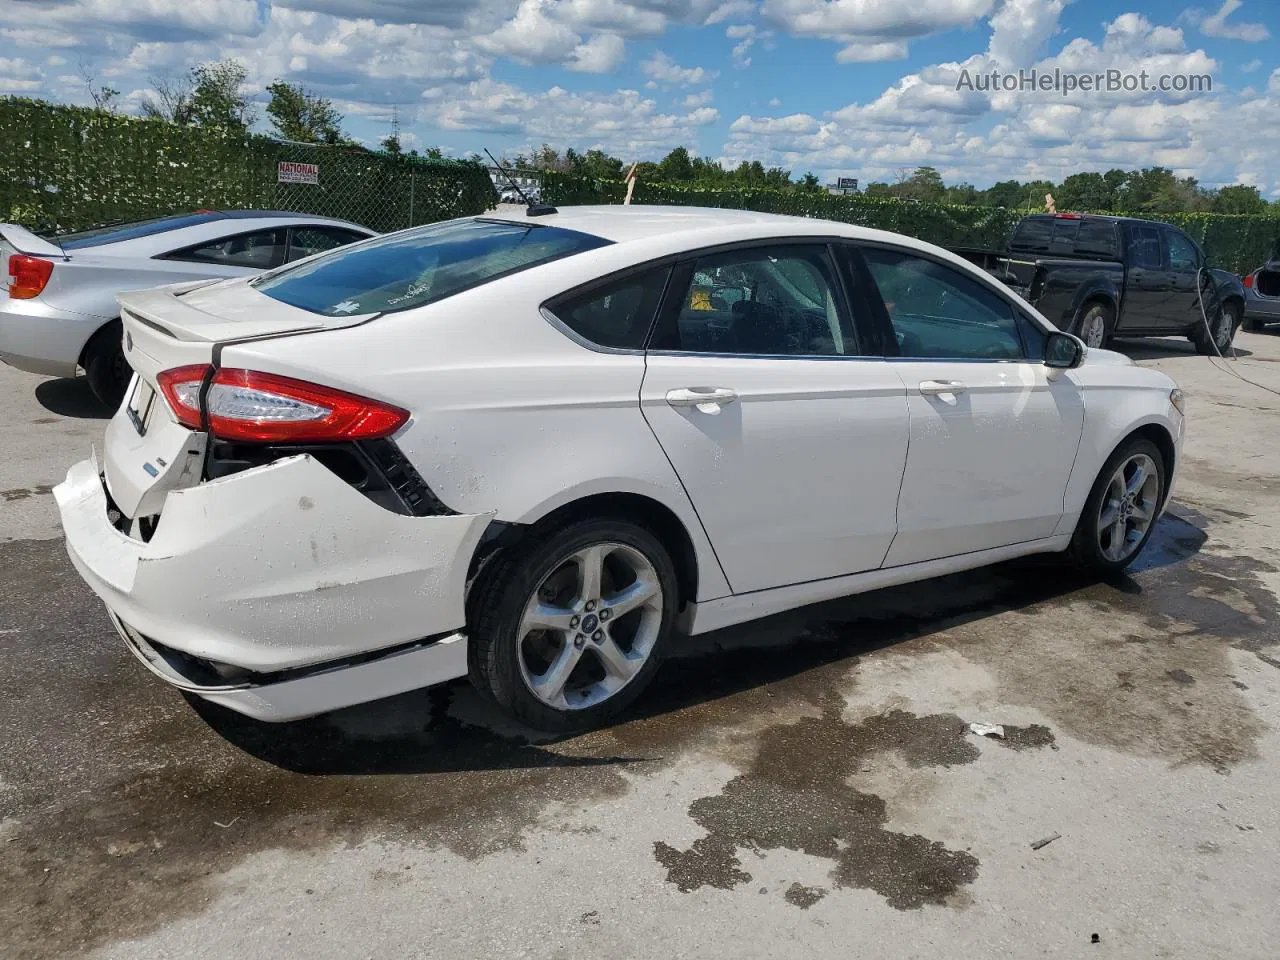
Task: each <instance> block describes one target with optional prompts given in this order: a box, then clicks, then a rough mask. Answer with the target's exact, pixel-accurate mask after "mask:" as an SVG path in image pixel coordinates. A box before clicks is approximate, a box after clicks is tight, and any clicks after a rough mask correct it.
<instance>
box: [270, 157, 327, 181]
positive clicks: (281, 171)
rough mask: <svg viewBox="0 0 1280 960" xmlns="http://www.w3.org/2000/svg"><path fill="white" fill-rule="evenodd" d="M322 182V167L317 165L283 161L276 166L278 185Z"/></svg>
mask: <svg viewBox="0 0 1280 960" xmlns="http://www.w3.org/2000/svg"><path fill="white" fill-rule="evenodd" d="M319 182H320V165H319V164H317V163H294V162H293V161H291V160H281V161H280V163H279V164H278V165H277V166H276V183H315V184H318V183H319Z"/></svg>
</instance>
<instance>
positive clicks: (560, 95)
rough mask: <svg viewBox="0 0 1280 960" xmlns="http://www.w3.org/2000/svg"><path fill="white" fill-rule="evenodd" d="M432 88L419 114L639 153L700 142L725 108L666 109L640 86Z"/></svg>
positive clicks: (448, 124) (445, 124) (448, 123)
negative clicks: (585, 89) (606, 88)
mask: <svg viewBox="0 0 1280 960" xmlns="http://www.w3.org/2000/svg"><path fill="white" fill-rule="evenodd" d="M428 93H429V94H430V96H429V98H428V102H427V104H426V105H425V106H424V108H423V110H422V112H421V115H420V119H421V120H423V121H425V122H431V123H434V124H435V125H437V126H439V127H441V128H442V129H445V130H455V131H463V130H468V131H470V130H475V131H484V132H492V133H507V134H517V135H523V136H525V137H528V138H529V140H530V141H533V142H541V141H543V140H545V141H547V142H550V143H557V144H573V145H575V146H576V147H577V148H578V149H580V150H586V149H589V148H591V147H601V148H602V149H606V150H609V151H610V152H613V153H615V154H617V155H620V156H623V157H625V158H635V159H643V158H644V157H646V156H653V155H659V154H660V153H666V152H668V151H669V150H670V149H671V148H672V146H674V145H676V144H680V143H683V144H686V145H689V146H690V147H693V146H695V145H696V143H697V137H698V131H699V129H701V128H702V127H706V126H708V125H709V124H712V123H715V122H716V120H718V119H719V116H720V114H719V111H718V110H716V109H715V108H714V107H707V106H701V107H697V108H695V109H692V110H689V111H688V112H687V113H678V112H677V113H664V112H662V111H661V110H659V109H658V105H657V103H656V102H655V101H654V100H652V99H650V98H648V97H645V96H644V95H643V94H641V93H640V92H639V91H636V90H615V91H614V92H612V93H595V92H588V93H571V92H569V91H567V90H565V89H563V88H561V87H552V88H551V89H550V90H547V91H544V92H541V93H537V92H529V91H527V90H524V89H522V88H520V87H517V86H514V85H512V84H506V83H497V82H495V81H493V80H480V81H476V82H474V83H471V84H467V85H465V86H462V87H454V88H438V89H436V90H434V91H428Z"/></svg>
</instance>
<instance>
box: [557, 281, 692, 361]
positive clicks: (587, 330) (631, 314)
mask: <svg viewBox="0 0 1280 960" xmlns="http://www.w3.org/2000/svg"><path fill="white" fill-rule="evenodd" d="M670 272H671V270H670V268H669V267H658V268H656V269H653V270H646V271H645V272H644V273H638V274H632V275H630V276H627V277H624V278H621V279H618V280H613V281H610V282H608V283H604V284H596V285H593V286H592V287H591V288H590V289H589V290H587V291H585V292H583V293H578V294H573V295H570V296H567V297H562V298H560V299H557V300H553V301H552V302H551V303H549V304H547V310H548V312H549V313H551V315H552V316H554V317H555V318H556V319H557V320H559V321H560V322H561V323H563V324H564V325H565V326H566V327H568V328H569V329H570V330H571V331H573V332H574V333H576V334H577V335H578V336H579V337H581V338H582V339H584V340H586V341H587V342H589V343H593V344H595V345H597V346H601V347H610V348H613V349H615V350H643V349H644V341H645V338H646V337H647V336H648V335H649V327H650V325H651V324H652V323H653V317H654V314H655V313H657V311H658V303H659V301H661V300H662V291H663V289H664V288H665V287H666V285H667V275H668V274H670Z"/></svg>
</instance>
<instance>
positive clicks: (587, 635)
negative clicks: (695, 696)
mask: <svg viewBox="0 0 1280 960" xmlns="http://www.w3.org/2000/svg"><path fill="white" fill-rule="evenodd" d="M677 602H678V592H677V585H676V572H675V567H674V565H673V564H672V562H671V558H670V556H669V555H668V554H667V551H666V548H664V547H663V545H662V543H661V542H660V541H659V540H658V538H657V537H656V536H654V535H653V534H652V533H651V532H650V531H649V530H647V529H645V528H644V527H641V526H638V525H637V524H635V523H632V522H630V521H627V520H621V519H594V520H579V521H577V522H574V523H570V524H569V525H567V526H564V527H561V528H560V529H558V530H554V531H551V532H550V533H549V534H547V535H546V536H536V535H535V536H531V537H529V538H527V539H526V540H525V541H524V542H522V543H518V544H516V545H515V546H513V547H510V548H508V550H506V551H504V553H502V554H499V555H498V556H497V557H496V558H494V560H493V561H491V562H490V563H489V564H487V565H486V567H485V569H484V571H483V572H482V574H481V575H480V576H479V577H478V578H477V580H476V583H475V585H474V586H473V588H472V595H471V597H470V598H469V600H468V604H467V607H468V613H469V617H468V620H469V626H470V636H469V657H470V668H471V671H470V672H471V680H472V682H473V683H474V684H476V685H477V686H479V687H480V688H481V690H482V691H483V692H484V693H487V694H488V695H489V696H491V697H492V698H493V699H494V700H496V701H497V703H498V704H499V705H500V706H501V707H503V708H504V709H506V710H507V711H509V712H510V713H512V714H513V715H514V716H516V717H517V718H518V719H519V720H521V721H522V722H524V723H526V724H528V725H529V726H531V727H533V728H535V729H537V730H545V731H548V732H552V733H567V732H572V731H578V730H586V729H589V728H591V727H596V726H599V725H601V724H602V723H605V722H607V721H608V720H610V719H612V718H613V717H615V716H617V715H618V714H619V713H621V712H622V711H623V710H625V709H626V708H627V707H628V706H630V705H631V703H632V702H633V701H634V700H635V699H636V697H638V696H639V695H640V693H641V692H642V691H643V690H644V688H645V687H646V686H647V685H648V683H649V681H650V680H652V678H653V675H654V673H655V672H656V671H657V669H658V665H659V663H660V662H661V660H662V656H663V652H664V649H665V646H666V643H667V641H668V639H669V636H670V634H671V629H672V624H673V622H674V620H675V613H676V605H677ZM562 621H563V622H562Z"/></svg>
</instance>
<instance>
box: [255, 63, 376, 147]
mask: <svg viewBox="0 0 1280 960" xmlns="http://www.w3.org/2000/svg"><path fill="white" fill-rule="evenodd" d="M267 93H269V94H271V100H270V102H268V103H267V116H268V117H270V118H271V125H272V126H273V127H275V130H276V133H277V134H279V135H280V136H281V137H282V138H284V139H285V140H295V141H297V142H298V143H328V144H337V143H343V142H344V141H345V140H346V137H344V136H343V134H342V114H341V113H339V112H338V110H337V108H335V107H334V105H333V102H332V101H331V100H328V99H327V98H325V97H320V96H316V95H315V94H313V93H311V92H310V91H308V90H307V89H306V88H305V87H303V86H302V84H300V83H285V82H284V81H283V80H277V81H276V82H275V83H273V84H271V85H270V86H268V87H267ZM388 139H390V138H388ZM399 146H400V144H399V141H397V142H396V148H397V149H395V150H392V151H391V152H392V153H399V152H400V150H399Z"/></svg>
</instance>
